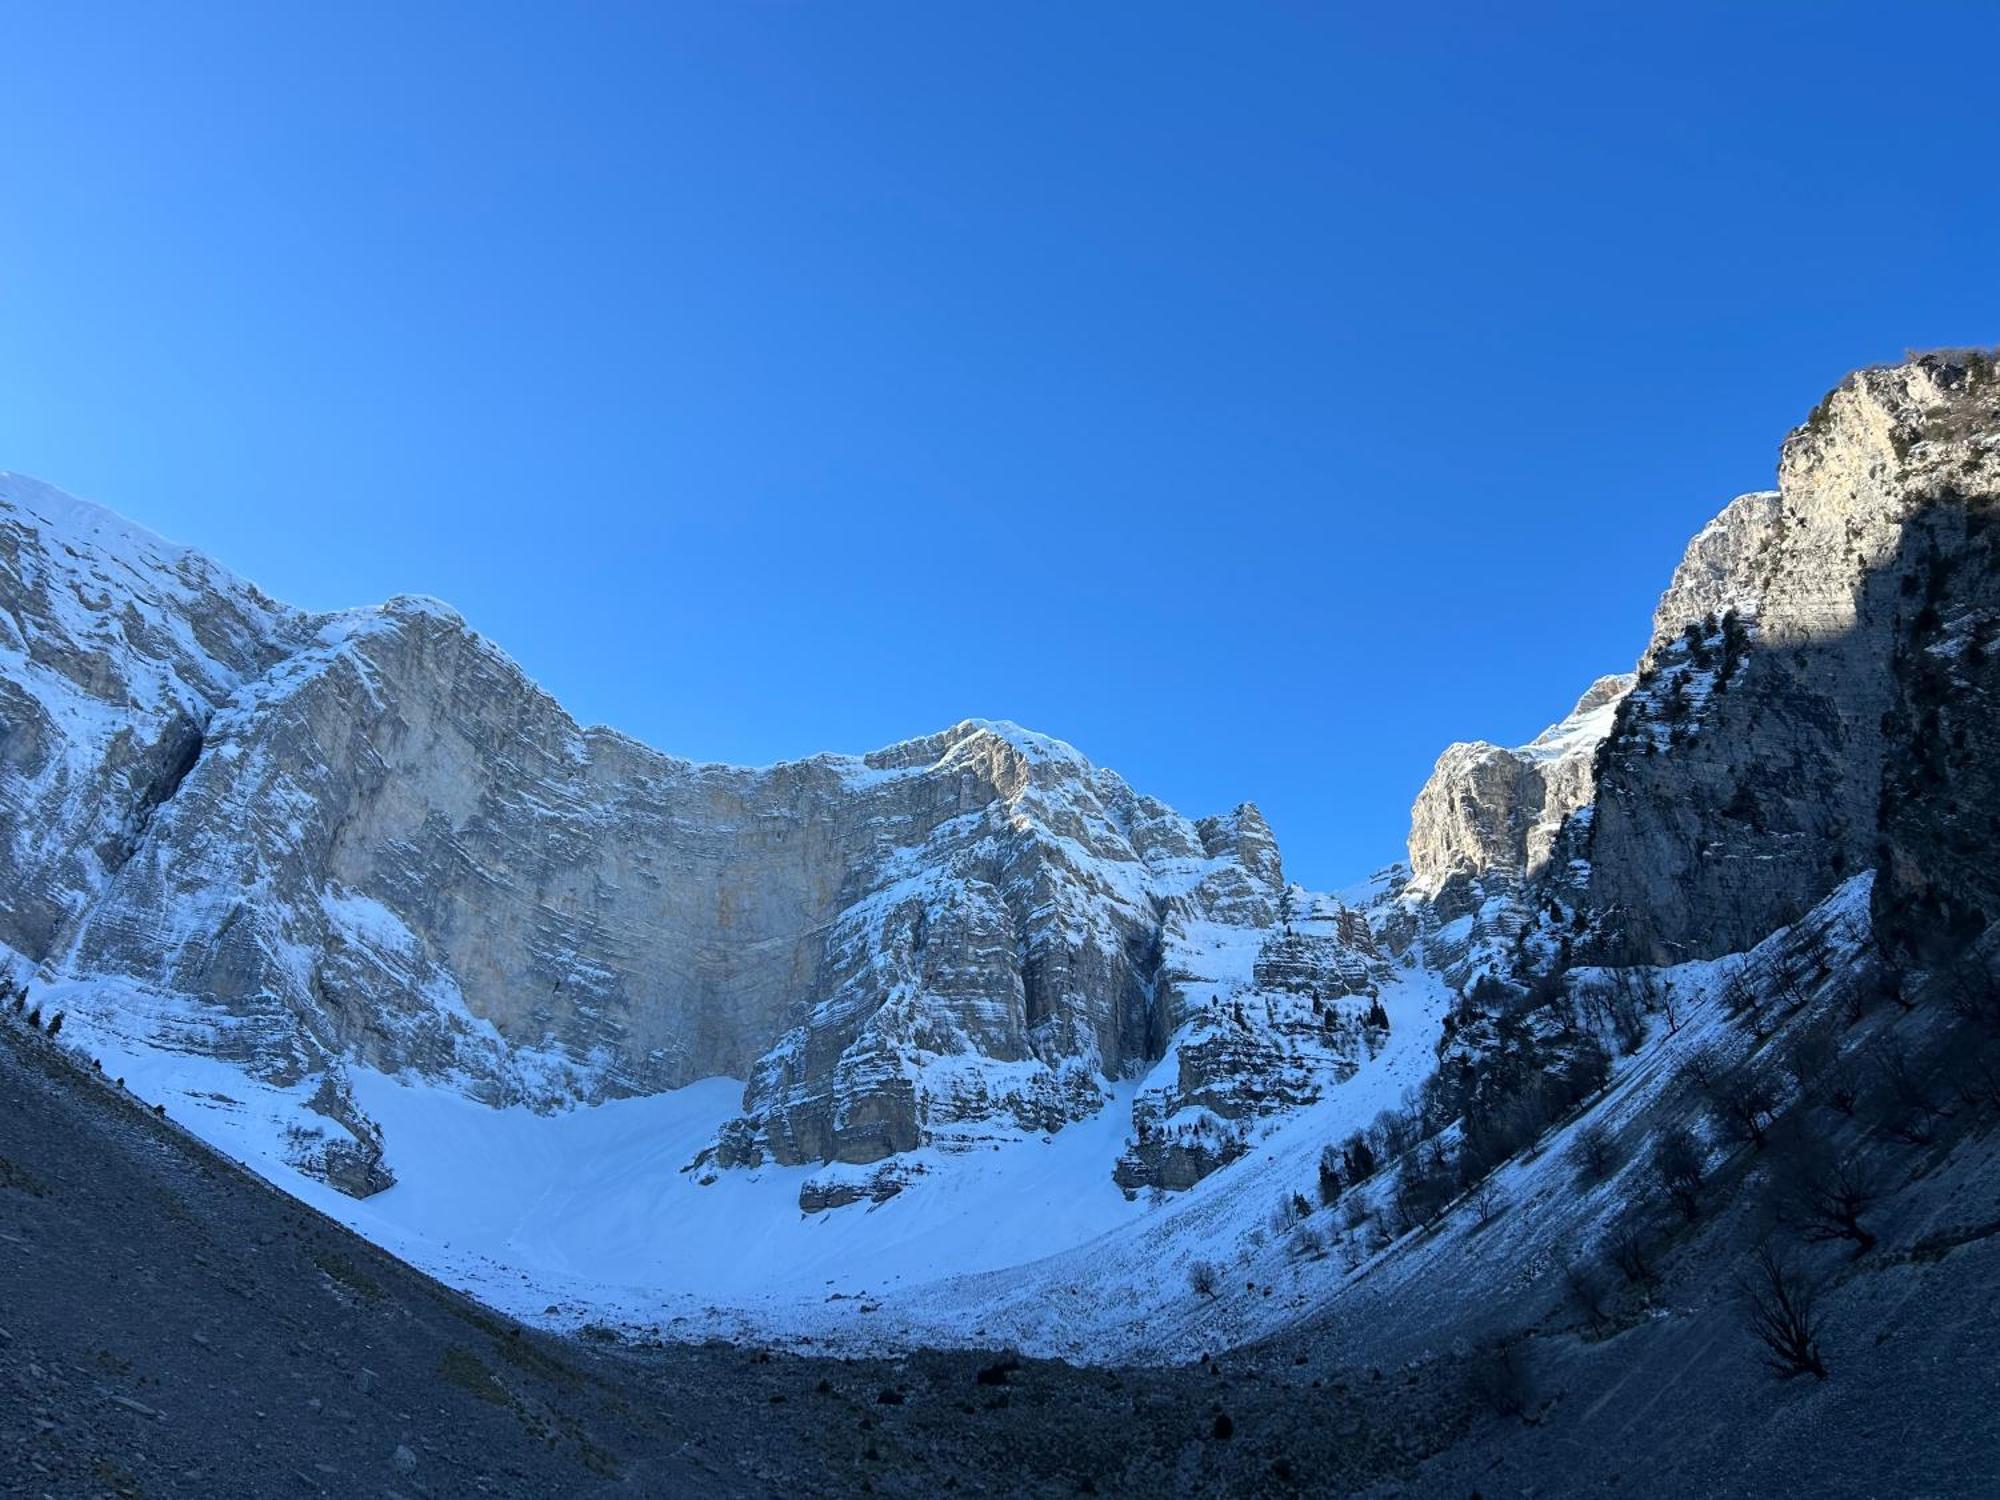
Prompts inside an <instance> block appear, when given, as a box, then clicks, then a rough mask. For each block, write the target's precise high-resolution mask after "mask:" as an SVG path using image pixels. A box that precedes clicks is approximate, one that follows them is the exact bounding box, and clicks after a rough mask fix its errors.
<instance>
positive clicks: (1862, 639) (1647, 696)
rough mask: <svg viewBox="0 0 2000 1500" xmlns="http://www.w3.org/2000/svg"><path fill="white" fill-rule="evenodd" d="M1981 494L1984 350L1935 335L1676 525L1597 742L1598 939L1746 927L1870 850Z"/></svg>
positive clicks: (1701, 935)
mask: <svg viewBox="0 0 2000 1500" xmlns="http://www.w3.org/2000/svg"><path fill="white" fill-rule="evenodd" d="M1996 493H2000V376H1996V372H1995V368H1994V364H1993V361H1992V360H1991V359H1990V358H1989V357H1986V356H1982V355H1977V354H1946V355H1931V356H1925V357H1922V358H1919V359H1916V360H1913V361H1911V362H1910V363H1907V364H1903V365H1897V366H1894V367H1891V368H1886V369H1876V370H1864V371H1861V372H1859V373H1857V374H1855V375H1852V376H1849V377H1848V378H1847V379H1846V380H1845V381H1843V382H1842V383H1841V384H1840V386H1839V387H1838V388H1837V389H1836V390H1834V391H1833V392H1832V394H1830V395H1829V396H1828V397H1827V398H1826V400H1825V401H1823V402H1822V403H1821V404H1820V406H1819V407H1818V408H1817V409H1816V410H1815V411H1814V412H1813V414H1812V416H1811V417H1810V418H1809V419H1808V420H1807V422H1806V423H1805V425H1803V426H1802V427H1800V428H1799V429H1798V430H1797V431H1795V432H1794V433H1793V434H1792V435H1791V437H1790V438H1789V439H1788V440H1787V441H1786V443H1785V446H1784V450H1783V456H1782V458H1781V460H1780V463H1779V470H1778V489H1777V491H1776V492H1775V493H1770V494H1758V495H1750V496H1745V497H1744V498H1742V499H1740V500H1738V501H1736V502H1734V503H1733V504H1732V505H1730V506H1729V507H1728V508H1727V509H1726V510H1725V511H1724V512H1723V513H1722V515H1721V516H1720V517H1718V518H1717V520H1716V521H1715V522H1714V523H1712V524H1711V525H1710V526H1709V527H1708V528H1707V529H1706V530H1704V531H1703V532H1702V533H1701V535H1700V536H1698V537H1697V538H1696V539H1695V542H1694V543H1693V545H1692V546H1691V547H1690V549H1689V552H1688V556H1687V558H1686V559H1685V560H1684V561H1683V563H1682V565H1681V567H1680V569H1679V570H1678V571H1677V572H1676V574H1675V576H1674V579H1673V582H1672V584H1671V585H1670V586H1669V588H1668V590H1667V592H1666V595H1665V597H1664V598H1663V599H1662V601H1661V604H1660V608H1659V611H1658V614H1657V615H1656V617H1655V621H1654V631H1653V638H1652V641H1651V643H1650V644H1649V646H1648V647H1647V650H1646V654H1645V657H1644V658H1643V660H1642V663H1641V670H1640V678H1639V683H1638V686H1637V687H1635V688H1634V690H1633V691H1632V693H1631V694H1630V696H1629V697H1628V698H1627V699H1626V701H1625V703H1624V704H1623V705H1622V706H1621V708H1620V709H1619V712H1618V716H1617V722H1616V725H1615V727H1614V728H1613V730H1612V732H1611V734H1610V735H1609V737H1608V738H1607V741H1606V745H1605V751H1604V754H1603V757H1602V759H1601V761H1600V763H1599V770H1598V788H1597V796H1596V807H1595V812H1594V814H1593V816H1592V819H1591V820H1590V826H1589V831H1588V832H1589V837H1588V840H1587V860H1588V866H1589V875H1588V888H1587V897H1586V900H1587V903H1588V905H1589V907H1590V908H1591V910H1592V911H1593V912H1595V913H1598V914H1599V915H1600V916H1601V918H1602V923H1601V931H1602V936H1603V943H1602V947H1603V952H1604V954H1605V955H1606V956H1608V957H1612V958H1624V959H1632V960H1641V961H1656V962H1657V961H1670V960H1677V959H1682V958H1692V957H1700V956H1706V955H1711V954H1716V953H1724V952H1729V951H1733V950H1736V949H1740V948H1744V947H1748V946H1749V945H1750V944H1752V943H1754V942H1756V941H1757V940H1758V939H1759V938H1761V937H1763V936H1764V935H1765V934H1766V933H1768V932H1770V931H1772V930H1773V929H1774V928H1776V927H1778V926H1781V925H1783V924H1784V923H1786V922H1789V921H1792V920H1795V919H1796V918H1797V917H1798V916H1799V915H1800V914H1801V913H1802V912H1804V911H1805V910H1806V909H1807V908H1809V907H1810V906H1812V905H1813V904H1814V903H1815V902H1817V901H1819V900H1820V899H1821V898H1823V897H1824V896H1825V895H1826V894H1827V892H1829V891H1830V890H1832V889H1833V887H1834V886H1835V885H1837V884H1838V883H1839V882H1840V881H1841V880H1843V879H1844V878H1846V876H1847V875H1849V874H1851V873H1853V872H1855V871H1857V870H1860V869H1863V868H1867V867H1869V866H1872V865H1874V864H1875V863H1876V861H1877V858H1878V854H1879V853H1880V851H1881V847H1882V843H1883V836H1884V833H1885V831H1886V825H1885V823H1884V817H1885V810H1884V806H1883V791H1884V768H1885V766H1888V767H1892V768H1893V767H1902V766H1907V765H1909V764H1911V763H1912V762H1913V761H1917V760H1921V759H1922V758H1923V757H1924V756H1925V755H1926V754H1927V753H1928V750H1929V746H1928V744H1927V743H1926V741H1925V731H1924V729H1923V726H1922V718H1923V708H1922V706H1921V705H1917V706H1916V707H1915V712H1914V713H1913V712H1912V705H1911V704H1909V703H1908V702H1907V697H1908V679H1909V678H1910V676H1911V674H1912V672H1913V671H1915V670H1916V669H1917V666H1918V664H1919V663H1920V662H1921V661H1923V660H1926V659H1936V658H1937V656H1938V653H1940V652H1943V653H1945V654H1946V655H1948V656H1954V657H1955V656H1956V654H1957V653H1956V651H1955V650H1954V648H1953V645H1952V638H1951V637H1950V636H1949V635H1946V636H1942V637H1936V636H1935V635H1934V632H1936V631H1937V630H1939V629H1941V628H1943V625H1944V622H1946V621H1947V620H1948V619H1951V620H1956V621H1957V622H1958V628H1959V629H1960V631H1961V633H1962V634H1963V635H1964V636H1965V638H1968V639H1969V636H1970V633H1971V632H1974V631H1976V630H1977V629H1979V628H1980V627H1979V623H1978V622H1979V619H1980V618H1981V617H1982V611H1983V610H1984V609H1985V607H1986V593H1987V591H1988V590H1989V588H1990V584H1989V580H1990V577H1991V570H1990V568H1988V567H1986V566H1985V565H1984V564H1983V562H1982V561H1981V559H1983V558H1984V557H1985V555H1986V554H1985V552H1984V550H1982V549H1983V548H1984V547H1985V543H1984V541H1983V540H1982V539H1981V538H1982V536H1983V527H1984V522H1983V519H1982V518H1983V517H1984V516H1986V515H1987V514H1990V512H1991V508H1992V505H1993V503H1994V497H1995V495H1996ZM1914 869H1915V865H1914V864H1913V865H1912V870H1913V871H1914ZM1912 879H1913V880H1914V881H1916V884H1917V885H1918V886H1921V887H1925V888H1928V887H1929V886H1930V885H1931V882H1930V881H1928V880H1924V879H1919V878H1918V877H1917V876H1915V875H1914V874H1913V876H1912Z"/></svg>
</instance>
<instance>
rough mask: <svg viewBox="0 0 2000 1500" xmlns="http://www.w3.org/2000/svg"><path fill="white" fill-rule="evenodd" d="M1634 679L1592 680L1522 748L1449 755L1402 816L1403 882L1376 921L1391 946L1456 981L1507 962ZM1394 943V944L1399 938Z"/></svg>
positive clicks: (1469, 748) (1587, 793) (1584, 803)
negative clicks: (1421, 953) (1406, 827)
mask: <svg viewBox="0 0 2000 1500" xmlns="http://www.w3.org/2000/svg"><path fill="white" fill-rule="evenodd" d="M1637 680H1638V679H1637V678H1636V677H1635V676H1632V675H1618V676H1609V677H1600V678H1598V679H1597V681H1596V682H1594V683H1592V684H1591V685H1590V687H1589V689H1588V690H1587V691H1586V692H1585V693H1584V695H1583V696H1582V697H1581V698H1579V699H1578V700H1577V703H1576V706H1575V707H1574V708H1573V709H1571V710H1570V712H1569V713H1568V715H1566V716H1565V717H1564V718H1562V719H1561V720H1559V721H1557V722H1556V723H1554V724H1551V725H1550V726H1549V727H1548V728H1547V729H1545V730H1543V731H1542V732H1541V733H1540V734H1538V735H1536V736H1535V738H1534V739H1533V740H1531V741H1529V742H1528V743H1527V744H1525V745H1522V746H1519V747H1517V748H1514V749H1506V748H1503V747H1502V746H1499V745H1493V744H1488V743H1486V742H1485V741H1473V742H1470V743H1464V744H1457V745H1452V746H1450V747H1448V748H1447V749H1446V750H1445V752H1444V754H1443V755H1441V756H1439V757H1438V762H1437V766H1436V768H1435V769H1433V770H1432V772H1431V776H1430V780H1428V781H1427V782H1425V783H1424V787H1423V790H1422V791H1420V792H1419V793H1418V794H1417V800H1416V804H1415V806H1414V807H1412V808H1411V810H1410V846H1409V847H1410V878H1409V880H1408V881H1407V883H1405V884H1404V885H1403V886H1402V887H1401V890H1400V893H1399V895H1398V897H1397V901H1396V903H1395V905H1396V906H1397V907H1399V908H1400V911H1399V912H1398V913H1396V915H1395V917H1394V919H1393V920H1391V921H1389V922H1388V923H1386V924H1385V927H1384V932H1385V935H1389V936H1391V937H1392V940H1394V941H1395V942H1396V945H1397V946H1398V948H1399V949H1400V948H1403V947H1407V946H1408V945H1409V944H1410V943H1411V942H1413V941H1414V940H1415V939H1416V938H1418V937H1422V938H1424V939H1426V941H1427V954H1426V956H1427V960H1428V961H1429V962H1430V963H1431V964H1432V966H1433V967H1435V968H1437V969H1438V970H1439V971H1440V972H1442V973H1444V974H1445V975H1447V976H1448V977H1449V978H1450V979H1451V980H1452V981H1453V982H1454V983H1455V984H1459V985H1461V986H1462V985H1465V984H1468V983H1470V982H1471V981H1472V980H1473V979H1474V978H1475V977H1476V976H1477V975H1478V974H1479V973H1480V972H1483V971H1490V970H1491V969H1492V968H1493V967H1495V966H1496V965H1497V964H1499V963H1501V962H1503V961H1504V959H1505V956H1506V955H1507V954H1508V952H1509V950H1510V948H1511V946H1512V944H1513V943H1514V942H1515V941H1516V940H1517V939H1518V938H1519V937H1520V936H1521V935H1522V933H1523V932H1524V931H1525V930H1526V929H1527V927H1528V925H1529V922H1530V917H1531V912H1530V906H1531V904H1532V897H1531V895H1530V892H1531V889H1532V888H1533V887H1535V886H1536V885H1538V884H1541V883H1544V882H1545V881H1552V880H1554V879H1555V878H1556V877H1557V876H1558V875H1561V874H1566V873H1567V872H1566V871H1556V870H1552V869H1551V862H1552V861H1554V860H1557V859H1558V855H1557V850H1558V847H1559V844H1560V845H1561V847H1562V848H1563V850H1564V853H1563V855H1562V857H1561V861H1560V862H1562V863H1565V864H1566V863H1567V862H1568V857H1569V856H1568V853H1567V849H1568V845H1567V842H1565V841H1563V840H1562V834H1563V831H1564V828H1565V826H1566V824H1567V823H1568V821H1569V820H1570V818H1571V816H1572V815H1575V814H1581V813H1583V812H1584V811H1585V810H1586V809H1587V808H1588V807H1589V806H1590V804H1591V800H1592V797H1593V796H1594V794H1595V790H1596V784H1595V783H1596V778H1595V764H1596V756H1597V749H1598V746H1599V745H1600V744H1601V743H1602V742H1603V740H1604V737H1605V736H1606V735H1607V734H1609V733H1610V731H1611V726H1612V723H1613V720H1614V718H1615V716H1616V714H1617V711H1618V706H1619V704H1620V703H1622V702H1623V701H1624V699H1625V696H1626V694H1627V693H1629V692H1630V691H1631V690H1632V686H1633V684H1634V683H1635V682H1636V681H1637ZM1397 935H1400V936H1397Z"/></svg>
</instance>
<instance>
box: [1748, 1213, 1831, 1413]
mask: <svg viewBox="0 0 2000 1500" xmlns="http://www.w3.org/2000/svg"><path fill="white" fill-rule="evenodd" d="M1737 1286H1738V1289H1739V1290H1740V1291H1741V1293H1742V1296H1743V1309H1744V1318H1745V1321H1746V1322H1747V1323H1748V1324H1749V1327H1750V1332H1751V1333H1752V1334H1754V1335H1755V1336H1756V1338H1757V1341H1758V1342H1759V1343H1761V1344H1762V1345H1763V1346H1764V1350H1765V1360H1764V1362H1765V1364H1766V1365H1768V1366H1769V1367H1770V1369H1771V1372H1772V1373H1773V1374H1775V1375H1776V1376H1777V1377H1778V1378H1779V1379H1780V1380H1790V1379H1792V1378H1793V1377H1794V1376H1798V1375H1810V1376H1812V1377H1813V1378H1814V1379H1815V1380H1824V1379H1826V1360H1825V1358H1824V1357H1823V1356H1822V1355H1821V1353H1820V1347H1819V1340H1820V1321H1821V1320H1820V1315H1819V1310H1818V1301H1819V1288H1818V1286H1817V1285H1815V1284H1814V1282H1813V1281H1812V1280H1811V1278H1809V1277H1808V1276H1806V1275H1805V1273H1803V1272H1802V1271H1799V1270H1798V1269H1796V1268H1795V1267H1793V1266H1791V1265H1790V1264H1788V1263H1787V1262H1786V1261H1784V1260H1782V1259H1781V1258H1780V1257H1779V1256H1778V1255H1777V1253H1776V1252H1775V1251H1773V1250H1772V1249H1771V1247H1770V1246H1769V1245H1765V1246H1762V1247H1760V1248H1759V1249H1758V1250H1757V1252H1756V1254H1755V1255H1753V1256H1752V1257H1751V1260H1750V1268H1749V1269H1748V1270H1746V1271H1745V1272H1744V1273H1743V1275H1742V1276H1741V1277H1740V1278H1738V1281H1737Z"/></svg>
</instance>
